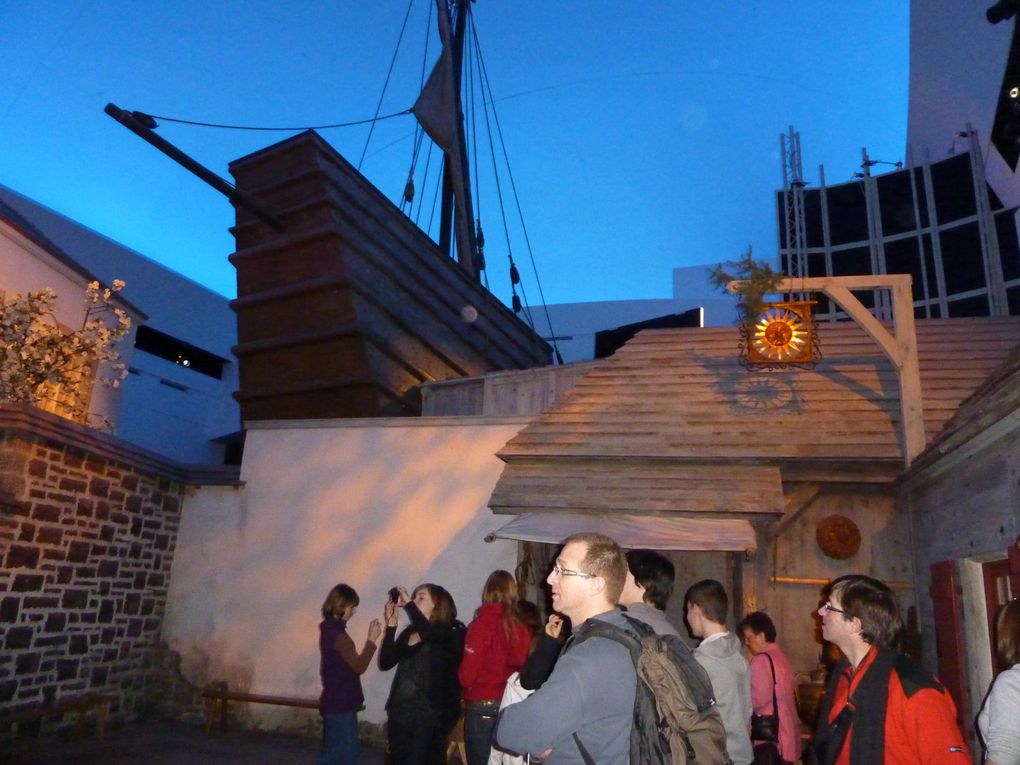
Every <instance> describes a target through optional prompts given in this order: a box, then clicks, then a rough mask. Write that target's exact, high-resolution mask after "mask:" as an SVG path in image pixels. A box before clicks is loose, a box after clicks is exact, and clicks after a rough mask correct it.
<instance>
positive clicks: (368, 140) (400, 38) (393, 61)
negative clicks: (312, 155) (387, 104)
mask: <svg viewBox="0 0 1020 765" xmlns="http://www.w3.org/2000/svg"><path fill="white" fill-rule="evenodd" d="M413 5H414V0H408V3H407V12H406V13H405V14H404V23H403V24H402V25H401V26H400V35H399V36H398V37H397V45H396V47H395V48H394V49H393V58H392V59H390V68H389V70H388V71H387V72H386V80H385V82H383V86H382V93H380V94H379V103H378V104H376V107H375V117H373V118H372V127H370V128H369V130H368V138H366V139H365V148H364V149H362V150H361V159H359V160H358V170H359V171H360V170H361V163H362V162H364V161H365V154H367V153H368V144H369V143H371V141H372V133H373V132H374V131H375V123H376V121H377V120H378V117H379V112H380V110H381V109H382V102H383V98H385V97H386V88H387V87H389V84H390V76H391V75H392V74H393V66H394V64H396V63H397V53H398V52H399V51H400V43H401V41H403V39H404V32H405V31H406V30H407V20H408V18H410V16H411V6H413Z"/></svg>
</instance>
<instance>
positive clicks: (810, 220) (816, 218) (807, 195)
mask: <svg viewBox="0 0 1020 765" xmlns="http://www.w3.org/2000/svg"><path fill="white" fill-rule="evenodd" d="M804 228H805V230H806V234H807V236H806V239H807V246H808V247H822V246H824V245H825V237H824V236H822V234H823V232H822V193H821V192H820V191H819V190H818V189H812V190H811V191H805V192H804Z"/></svg>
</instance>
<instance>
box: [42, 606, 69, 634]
mask: <svg viewBox="0 0 1020 765" xmlns="http://www.w3.org/2000/svg"><path fill="white" fill-rule="evenodd" d="M66 626H67V614H64V613H61V612H59V611H54V612H53V613H50V614H47V615H46V626H45V627H43V632H63V631H64V628H65V627H66Z"/></svg>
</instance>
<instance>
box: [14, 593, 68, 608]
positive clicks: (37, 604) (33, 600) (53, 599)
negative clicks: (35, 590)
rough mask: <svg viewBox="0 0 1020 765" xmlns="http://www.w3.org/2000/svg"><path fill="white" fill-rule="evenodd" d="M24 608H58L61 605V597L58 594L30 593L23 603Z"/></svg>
mask: <svg viewBox="0 0 1020 765" xmlns="http://www.w3.org/2000/svg"><path fill="white" fill-rule="evenodd" d="M21 605H22V608H25V609H29V608H57V606H59V605H60V598H58V597H57V596H56V595H34V596H33V595H29V596H26V597H25V601H24V602H23V603H22V604H21Z"/></svg>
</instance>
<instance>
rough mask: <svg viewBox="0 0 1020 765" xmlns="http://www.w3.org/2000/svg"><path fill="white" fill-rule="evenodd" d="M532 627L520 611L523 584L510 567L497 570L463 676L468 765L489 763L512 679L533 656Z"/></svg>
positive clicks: (471, 632)
mask: <svg viewBox="0 0 1020 765" xmlns="http://www.w3.org/2000/svg"><path fill="white" fill-rule="evenodd" d="M530 644H531V631H530V630H529V629H528V628H527V627H526V626H525V625H524V623H523V622H522V621H521V620H520V618H519V617H518V614H517V582H516V581H515V580H514V577H513V574H511V573H510V572H509V571H502V570H499V571H493V572H492V573H491V574H489V578H488V579H487V580H486V582H485V587H484V589H483V590H482V605H481V606H480V607H479V608H478V610H477V611H476V612H475V618H474V621H472V622H471V624H469V625H468V630H467V639H466V641H465V644H464V658H463V659H462V660H461V663H460V671H459V672H458V677H459V678H460V684H461V686H462V687H463V688H464V702H465V711H464V748H465V750H466V752H467V765H486V763H487V762H488V761H489V750H490V748H491V746H492V729H493V727H494V726H495V724H496V714H497V713H498V712H499V702H500V699H502V698H503V690H504V689H505V688H506V680H507V678H508V677H509V676H510V673H511V672H516V671H517V670H519V669H520V668H521V667H522V666H523V665H524V660H525V659H527V658H528V647H529V645H530Z"/></svg>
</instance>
